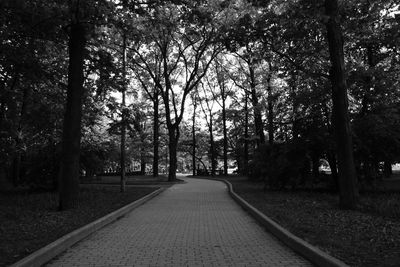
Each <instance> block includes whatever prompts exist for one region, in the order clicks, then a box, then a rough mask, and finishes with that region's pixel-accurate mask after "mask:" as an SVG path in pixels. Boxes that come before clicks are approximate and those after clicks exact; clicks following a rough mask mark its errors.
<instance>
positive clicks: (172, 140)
mask: <svg viewBox="0 0 400 267" xmlns="http://www.w3.org/2000/svg"><path fill="white" fill-rule="evenodd" d="M178 127H179V126H177V125H172V126H169V127H168V132H169V144H168V148H169V170H168V181H169V182H173V181H175V180H176V169H177V167H178V159H177V149H178V141H179V128H178Z"/></svg>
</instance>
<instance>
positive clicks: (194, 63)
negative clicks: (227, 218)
mask: <svg viewBox="0 0 400 267" xmlns="http://www.w3.org/2000/svg"><path fill="white" fill-rule="evenodd" d="M186 5H187V6H186V7H185V10H187V11H185V12H183V10H184V9H182V8H180V7H179V5H176V4H164V5H162V6H159V7H157V8H155V10H154V13H153V16H149V17H147V18H146V20H144V21H142V23H143V26H142V28H141V29H142V31H141V33H140V34H143V35H144V37H143V39H145V40H147V41H148V42H147V43H141V44H134V45H132V46H131V47H130V49H131V51H132V55H133V57H135V58H134V59H133V62H134V64H135V67H136V68H139V69H142V70H144V71H146V72H147V73H148V74H149V76H150V77H151V79H152V80H153V82H154V84H155V85H156V86H157V87H158V89H159V92H160V95H161V98H162V99H163V103H164V107H165V113H166V125H167V129H168V136H169V144H168V148H169V174H168V179H169V181H173V180H175V179H176V168H177V145H178V141H179V137H180V129H179V125H180V123H181V121H182V119H183V114H184V109H185V103H186V99H187V96H188V94H189V93H190V92H191V91H192V90H193V89H194V88H195V87H196V86H197V85H198V84H199V82H200V80H201V79H202V78H203V76H204V75H205V74H206V72H207V70H208V68H209V66H210V64H211V62H212V60H213V59H214V58H215V57H216V55H217V54H218V52H219V48H218V46H216V42H215V40H216V38H217V37H218V35H217V29H216V28H215V25H213V24H212V21H211V20H210V18H211V17H212V13H213V12H215V11H213V10H211V9H202V8H200V7H198V6H196V5H194V6H192V5H190V4H186ZM205 7H207V6H205ZM178 21H180V22H181V23H180V24H178V23H177V22H178ZM149 29H151V31H149ZM160 74H161V75H162V77H161V79H160V76H161V75H160ZM176 75H181V77H182V78H181V79H180V80H177V79H176V78H175V76H176Z"/></svg>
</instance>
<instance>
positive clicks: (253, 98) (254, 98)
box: [249, 66, 265, 147]
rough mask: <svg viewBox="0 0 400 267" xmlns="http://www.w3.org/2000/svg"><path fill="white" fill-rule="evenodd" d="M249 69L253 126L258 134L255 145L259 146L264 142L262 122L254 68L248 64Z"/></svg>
mask: <svg viewBox="0 0 400 267" xmlns="http://www.w3.org/2000/svg"><path fill="white" fill-rule="evenodd" d="M249 71H250V90H251V103H252V104H253V108H254V126H255V132H256V135H257V136H258V139H257V147H259V146H260V144H264V143H265V135H264V127H263V122H262V116H261V109H260V105H259V103H258V96H257V90H256V82H255V76H254V69H253V68H252V67H251V66H249Z"/></svg>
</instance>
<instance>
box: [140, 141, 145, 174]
mask: <svg viewBox="0 0 400 267" xmlns="http://www.w3.org/2000/svg"><path fill="white" fill-rule="evenodd" d="M143 141H144V140H142V147H141V148H140V174H141V175H145V174H146V155H145V153H146V151H145V149H144V142H143Z"/></svg>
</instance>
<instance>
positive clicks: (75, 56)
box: [59, 22, 86, 210]
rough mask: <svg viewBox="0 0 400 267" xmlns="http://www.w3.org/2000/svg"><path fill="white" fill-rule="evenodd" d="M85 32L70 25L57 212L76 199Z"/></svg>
mask: <svg viewBox="0 0 400 267" xmlns="http://www.w3.org/2000/svg"><path fill="white" fill-rule="evenodd" d="M85 44H86V38H85V28H84V26H83V25H82V24H81V23H79V22H78V23H74V24H72V25H71V30H70V34H69V44H68V49H69V65H68V89H67V105H66V109H65V115H64V125H63V139H62V140H63V142H62V143H63V145H62V157H61V158H62V160H61V166H60V183H59V186H60V188H59V192H60V202H59V209H60V210H65V209H70V208H73V207H76V205H77V200H78V195H79V153H80V140H81V118H82V102H83V101H82V98H83V90H84V89H83V81H84V76H83V60H84V54H85Z"/></svg>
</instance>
